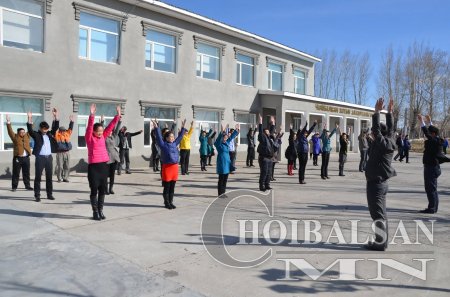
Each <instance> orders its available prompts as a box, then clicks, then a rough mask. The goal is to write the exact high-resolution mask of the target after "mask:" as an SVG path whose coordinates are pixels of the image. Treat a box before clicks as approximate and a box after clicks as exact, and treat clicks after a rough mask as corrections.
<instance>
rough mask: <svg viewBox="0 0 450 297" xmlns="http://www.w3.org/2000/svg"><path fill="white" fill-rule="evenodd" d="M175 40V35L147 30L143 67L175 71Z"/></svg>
mask: <svg viewBox="0 0 450 297" xmlns="http://www.w3.org/2000/svg"><path fill="white" fill-rule="evenodd" d="M175 42H176V38H175V36H172V35H169V34H165V33H161V32H158V31H154V30H148V31H147V40H146V42H145V67H147V68H151V69H155V70H161V71H167V72H175V63H176V62H175V53H176V47H175Z"/></svg>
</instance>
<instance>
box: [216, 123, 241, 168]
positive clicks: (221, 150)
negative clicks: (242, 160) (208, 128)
mask: <svg viewBox="0 0 450 297" xmlns="http://www.w3.org/2000/svg"><path fill="white" fill-rule="evenodd" d="M238 134H239V132H238V131H237V130H234V132H233V134H231V136H230V137H229V138H228V139H227V141H226V142H225V143H224V142H223V141H222V139H223V133H219V136H217V139H216V142H215V143H214V146H215V147H216V149H217V166H216V172H217V174H228V173H230V171H231V159H230V148H229V144H230V142H232V141H234V139H235V138H236V136H237V135H238Z"/></svg>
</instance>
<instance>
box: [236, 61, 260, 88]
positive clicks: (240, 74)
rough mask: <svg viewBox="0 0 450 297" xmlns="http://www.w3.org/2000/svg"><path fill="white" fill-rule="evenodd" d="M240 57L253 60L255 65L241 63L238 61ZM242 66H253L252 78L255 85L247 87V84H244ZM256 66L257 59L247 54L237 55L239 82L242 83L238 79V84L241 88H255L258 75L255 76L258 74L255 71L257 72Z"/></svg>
mask: <svg viewBox="0 0 450 297" xmlns="http://www.w3.org/2000/svg"><path fill="white" fill-rule="evenodd" d="M238 55H242V56H245V57H248V58H251V59H252V60H253V64H248V63H245V62H241V61H239V60H238ZM242 65H247V66H251V67H252V76H253V77H252V80H253V83H252V84H250V85H247V84H243V83H242ZM255 65H256V59H255V57H252V56H249V55H246V54H244V53H236V67H238V68H239V80H240V81H238V78H237V77H236V84H237V85H239V86H244V87H255V77H256V75H255V72H256V71H255V70H256V67H255Z"/></svg>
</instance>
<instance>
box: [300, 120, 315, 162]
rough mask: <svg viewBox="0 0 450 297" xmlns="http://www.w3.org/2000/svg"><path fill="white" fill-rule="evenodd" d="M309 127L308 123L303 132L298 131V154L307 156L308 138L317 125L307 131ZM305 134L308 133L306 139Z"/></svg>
mask: <svg viewBox="0 0 450 297" xmlns="http://www.w3.org/2000/svg"><path fill="white" fill-rule="evenodd" d="M307 126H308V122H306V124H305V126H304V127H303V129H302V130H300V129H298V132H297V153H298V154H307V153H308V151H309V145H308V136H309V135H310V134H311V132H312V131H313V130H314V128H315V127H316V123H314V125H312V126H311V128H309V130H308V131H306V127H307ZM305 132H307V135H306V137H305V135H304V134H305Z"/></svg>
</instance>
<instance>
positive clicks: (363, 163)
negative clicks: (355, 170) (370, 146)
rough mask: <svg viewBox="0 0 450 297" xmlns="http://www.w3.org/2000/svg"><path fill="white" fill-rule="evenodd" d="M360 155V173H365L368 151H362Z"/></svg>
mask: <svg viewBox="0 0 450 297" xmlns="http://www.w3.org/2000/svg"><path fill="white" fill-rule="evenodd" d="M359 154H360V160H359V171H365V170H366V164H367V156H368V154H367V150H361V151H360V152H359Z"/></svg>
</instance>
